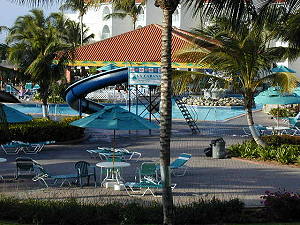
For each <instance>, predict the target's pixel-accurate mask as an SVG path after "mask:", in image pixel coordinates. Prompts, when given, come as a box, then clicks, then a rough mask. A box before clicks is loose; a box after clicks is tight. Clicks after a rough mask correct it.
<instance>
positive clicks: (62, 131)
mask: <svg viewBox="0 0 300 225" xmlns="http://www.w3.org/2000/svg"><path fill="white" fill-rule="evenodd" d="M76 119H79V117H72V118H65V119H62V120H61V121H53V120H49V119H34V120H32V121H29V122H26V123H19V124H8V129H7V128H6V127H3V126H2V127H1V128H0V132H1V136H0V143H1V144H3V143H8V142H10V141H12V140H15V141H23V142H41V141H56V142H61V141H69V140H74V139H79V138H82V137H83V136H84V128H80V127H74V126H71V125H69V124H70V122H72V121H74V120H76ZM1 129H2V130H1Z"/></svg>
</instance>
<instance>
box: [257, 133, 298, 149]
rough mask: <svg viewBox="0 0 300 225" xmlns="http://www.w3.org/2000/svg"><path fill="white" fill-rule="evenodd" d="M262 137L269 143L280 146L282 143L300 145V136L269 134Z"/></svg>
mask: <svg viewBox="0 0 300 225" xmlns="http://www.w3.org/2000/svg"><path fill="white" fill-rule="evenodd" d="M262 139H263V140H264V141H265V142H266V143H267V144H268V145H274V146H280V145H282V144H294V145H300V136H293V135H269V136H263V137H262Z"/></svg>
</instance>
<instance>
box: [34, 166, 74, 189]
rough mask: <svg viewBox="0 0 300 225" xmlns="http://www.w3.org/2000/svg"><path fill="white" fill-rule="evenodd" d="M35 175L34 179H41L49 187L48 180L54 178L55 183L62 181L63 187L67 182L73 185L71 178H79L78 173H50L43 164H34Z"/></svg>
mask: <svg viewBox="0 0 300 225" xmlns="http://www.w3.org/2000/svg"><path fill="white" fill-rule="evenodd" d="M34 172H35V174H36V175H35V177H34V178H32V180H33V181H39V182H41V183H43V184H45V186H46V187H49V185H48V183H47V180H54V183H53V184H54V185H55V184H56V183H57V182H58V181H61V184H60V186H61V187H62V186H63V185H64V183H65V182H67V183H68V184H69V186H71V183H70V180H77V178H78V175H77V174H63V175H50V174H49V173H48V172H47V171H46V170H45V169H44V168H43V167H42V166H41V165H35V166H34Z"/></svg>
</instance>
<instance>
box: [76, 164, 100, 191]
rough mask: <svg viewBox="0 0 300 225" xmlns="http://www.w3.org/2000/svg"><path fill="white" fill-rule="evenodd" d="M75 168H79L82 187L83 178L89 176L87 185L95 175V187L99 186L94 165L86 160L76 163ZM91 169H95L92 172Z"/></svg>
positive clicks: (78, 174)
mask: <svg viewBox="0 0 300 225" xmlns="http://www.w3.org/2000/svg"><path fill="white" fill-rule="evenodd" d="M75 169H76V170H77V177H78V181H79V184H80V187H82V186H83V183H82V178H84V177H86V178H87V185H89V184H90V177H91V176H93V177H94V182H95V187H97V181H96V168H95V167H94V166H91V165H90V164H89V163H88V162H85V161H79V162H77V163H75ZM89 169H93V172H90V171H89Z"/></svg>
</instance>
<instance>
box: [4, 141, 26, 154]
mask: <svg viewBox="0 0 300 225" xmlns="http://www.w3.org/2000/svg"><path fill="white" fill-rule="evenodd" d="M25 147H27V145H26V144H20V143H15V142H11V143H8V144H3V145H1V148H2V150H3V151H4V153H5V154H6V155H17V154H19V152H20V151H22V150H23V149H24V148H25Z"/></svg>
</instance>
